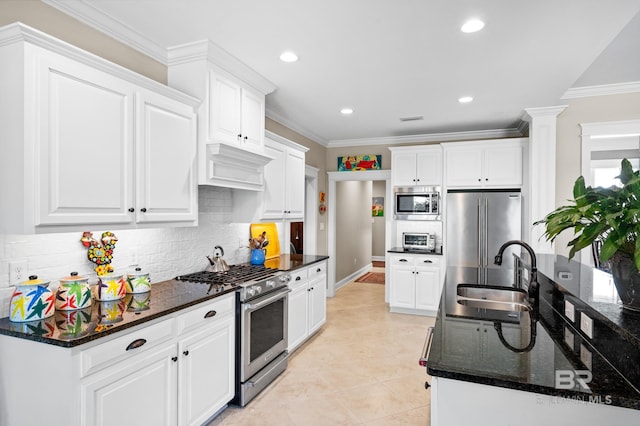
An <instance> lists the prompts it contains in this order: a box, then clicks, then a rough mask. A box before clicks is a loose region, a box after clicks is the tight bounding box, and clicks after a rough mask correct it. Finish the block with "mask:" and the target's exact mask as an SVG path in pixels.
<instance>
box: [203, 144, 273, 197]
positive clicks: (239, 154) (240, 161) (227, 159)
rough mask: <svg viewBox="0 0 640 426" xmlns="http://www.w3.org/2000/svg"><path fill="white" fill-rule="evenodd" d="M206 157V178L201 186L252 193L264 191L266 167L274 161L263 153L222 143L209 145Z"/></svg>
mask: <svg viewBox="0 0 640 426" xmlns="http://www.w3.org/2000/svg"><path fill="white" fill-rule="evenodd" d="M205 155H206V159H205V163H206V166H205V167H206V169H205V173H206V176H205V178H204V180H202V181H201V182H200V185H214V186H222V187H226V188H235V189H246V190H251V191H262V190H263V189H264V166H265V165H266V164H267V163H268V162H269V161H271V160H273V157H269V156H268V155H265V154H263V153H259V152H254V151H247V150H245V149H242V148H239V147H235V146H233V145H229V144H226V143H220V142H219V143H210V144H207V149H206V154H205ZM201 164H202V162H201Z"/></svg>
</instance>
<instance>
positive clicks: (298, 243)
mask: <svg viewBox="0 0 640 426" xmlns="http://www.w3.org/2000/svg"><path fill="white" fill-rule="evenodd" d="M289 235H290V238H291V239H290V241H289V249H290V252H291V254H304V222H291V224H290V225H289Z"/></svg>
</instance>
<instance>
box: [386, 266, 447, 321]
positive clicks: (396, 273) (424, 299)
mask: <svg viewBox="0 0 640 426" xmlns="http://www.w3.org/2000/svg"><path fill="white" fill-rule="evenodd" d="M389 262H390V273H389V276H390V280H391V283H390V289H389V307H390V310H391V312H400V313H414V314H430V315H433V314H435V312H436V311H437V310H438V304H439V303H440V289H441V287H442V283H441V256H437V255H418V254H391V255H390V256H389Z"/></svg>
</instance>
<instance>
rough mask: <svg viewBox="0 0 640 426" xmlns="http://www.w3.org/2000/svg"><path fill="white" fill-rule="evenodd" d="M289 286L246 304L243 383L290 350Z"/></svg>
mask: <svg viewBox="0 0 640 426" xmlns="http://www.w3.org/2000/svg"><path fill="white" fill-rule="evenodd" d="M290 291H291V290H289V288H288V287H285V288H283V289H281V290H278V291H275V292H272V293H269V294H266V295H264V296H262V297H260V298H258V299H254V300H251V301H248V302H245V303H244V304H243V305H242V343H241V348H240V356H241V363H240V380H241V381H242V382H245V381H246V380H248V379H249V378H250V377H251V376H253V375H254V374H255V373H257V372H258V371H260V370H261V369H262V368H263V367H265V366H266V365H267V364H269V362H271V361H272V360H273V359H274V358H276V357H277V356H278V355H280V354H281V353H282V352H284V351H285V350H286V349H287V345H288V339H287V328H288V327H287V325H288V302H289V301H288V293H289V292H290Z"/></svg>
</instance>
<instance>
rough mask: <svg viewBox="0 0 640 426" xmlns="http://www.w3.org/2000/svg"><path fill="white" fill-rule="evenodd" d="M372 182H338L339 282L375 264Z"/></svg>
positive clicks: (337, 266) (337, 233)
mask: <svg viewBox="0 0 640 426" xmlns="http://www.w3.org/2000/svg"><path fill="white" fill-rule="evenodd" d="M371 187H372V184H371V181H346V182H336V246H337V247H338V253H337V255H336V282H339V281H340V280H342V279H343V278H346V277H348V276H349V275H351V274H352V273H354V272H356V271H358V270H359V269H362V268H363V267H365V266H366V265H368V264H369V263H370V262H371Z"/></svg>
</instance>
